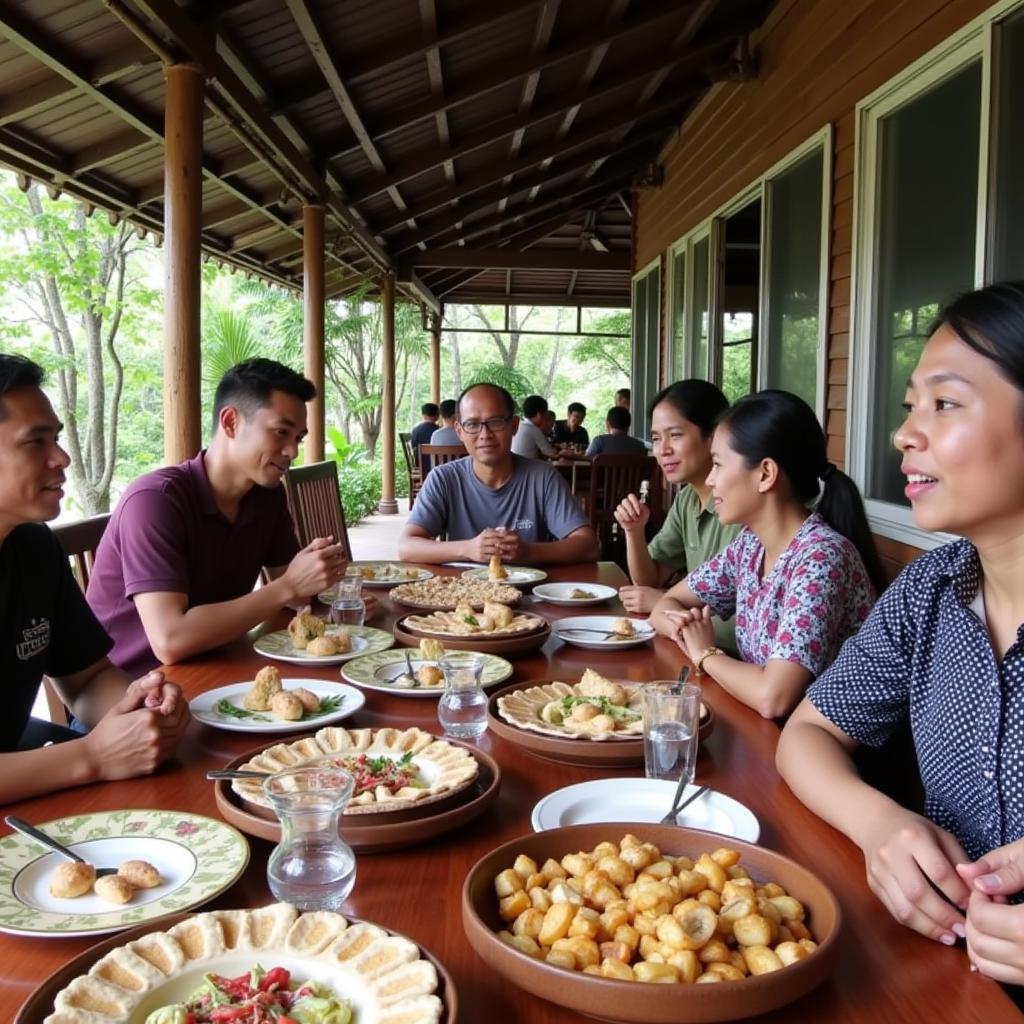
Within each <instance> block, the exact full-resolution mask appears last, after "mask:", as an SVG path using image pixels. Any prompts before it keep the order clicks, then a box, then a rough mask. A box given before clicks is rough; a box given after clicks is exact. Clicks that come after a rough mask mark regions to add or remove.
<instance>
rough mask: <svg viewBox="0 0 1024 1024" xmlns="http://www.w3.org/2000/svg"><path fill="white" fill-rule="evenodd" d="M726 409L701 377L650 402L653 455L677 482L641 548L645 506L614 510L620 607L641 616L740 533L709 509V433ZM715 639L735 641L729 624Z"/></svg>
mask: <svg viewBox="0 0 1024 1024" xmlns="http://www.w3.org/2000/svg"><path fill="white" fill-rule="evenodd" d="M728 407H729V402H728V400H727V399H726V397H725V395H723V394H722V392H721V391H719V389H718V388H716V387H715V385H714V384H710V383H708V381H706V380H696V379H691V380H681V381H677V382H676V383H675V384H670V385H669V386H668V387H667V388H664V389H663V390H662V391H660V392H659V393H658V394H657V395H656V396H655V398H654V401H653V402H652V403H651V440H652V442H653V446H654V447H653V455H654V457H655V458H656V459H657V460H658V465H659V466H661V471H662V472H663V473H664V474H665V478H666V479H667V480H668V481H669V482H670V483H674V484H684V485H686V486H683V487H682V488H681V489H680V491H679V493H678V494H677V495H676V499H675V501H673V502H672V507H671V508H670V509H669V512H668V516H667V517H666V518H665V523H664V525H663V526H662V528H661V529H660V530H659V531H658V533H657V535H656V536H655V537H654V539H653V540H652V541H651V542H650V544H648V543H646V538H645V533H644V531H645V529H646V527H647V521H648V520H649V519H650V515H651V512H650V509H649V508H648V507H647V506H646V505H644V504H642V503H641V502H640V500H639V499H638V498H637V497H636V495H634V494H630V495H628V496H627V497H626V498H625V499H623V501H622V502H620V503H619V506H618V508H617V509H616V510H615V519H616V521H617V522H618V524H619V525H620V526H621V527H622V529H623V532H624V533H625V535H626V559H627V563H628V565H629V575H630V578H631V579H632V581H633V585H632V586H629V587H623V588H622V589H621V590H620V591H619V596H620V597H621V598H622V603H623V605H625V607H626V610H627V611H629V612H633V613H642V614H649V613H650V612H651V609H652V608H654V605H655V604H656V603H657V602H658V600H659V599H660V598H661V597H662V596H663V595H664V590H663V589H662V588H664V587H665V585H666V584H667V583H668V581H669V580H670V579H671V578H672V577H673V576H676V575H677V574H681V575H683V576H685V575H686V573H687V572H689V571H690V569H695V568H696V567H697V566H698V565H703V563H704V562H706V561H708V560H709V559H710V558H711V557H712V556H714V555H716V554H718V552H719V551H721V550H722V548H724V547H725V546H726V545H727V544H728V543H729V541H731V540H732V539H733V537H735V536H736V534H737V533H738V532H739V531H740V530H741V529H742V527H741V526H726V525H724V524H722V523H720V522H719V521H718V517H717V516H716V515H715V513H714V510H713V509H712V507H711V504H710V502H711V488H710V487H709V486H708V485H707V483H706V482H705V481H706V480H707V477H708V474H709V473H710V472H711V436H712V434H713V433H714V430H715V423H716V421H717V420H718V417H719V416H720V415H721V414H722V413H723V412H725V410H726V409H727V408H728ZM716 637H718V639H719V640H720V641H722V642H724V643H725V644H726V645H727V646H729V647H732V646H733V645H734V643H735V641H734V639H733V637H732V627H731V623H728V624H718V625H716Z"/></svg>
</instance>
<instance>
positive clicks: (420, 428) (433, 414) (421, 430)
mask: <svg viewBox="0 0 1024 1024" xmlns="http://www.w3.org/2000/svg"><path fill="white" fill-rule="evenodd" d="M420 415H421V416H422V417H423V419H422V420H420V422H419V423H417V424H416V426H415V427H413V428H412V431H411V432H410V434H409V444H411V445H412V447H413V450H414V451H418V449H419V446H420V445H421V444H430V439H431V437H433V436H434V431H436V430H440V429H441V425H440V424H439V423H438V422H437V418H438V416H440V415H441V410H440V408H439V407H438V406H437V404H436V403H434V402H425V403H424V405H423V407H422V408H421V409H420Z"/></svg>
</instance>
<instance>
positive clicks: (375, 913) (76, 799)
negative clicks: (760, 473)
mask: <svg viewBox="0 0 1024 1024" xmlns="http://www.w3.org/2000/svg"><path fill="white" fill-rule="evenodd" d="M432 568H436V567H432ZM436 571H439V572H442V573H446V574H456V573H457V572H460V571H461V570H456V569H447V568H444V567H442V568H441V569H437V570H436ZM548 571H549V574H550V577H551V578H552V579H553V580H562V581H573V582H596V583H606V584H609V585H612V586H618V585H621V584H622V583H624V582H626V580H625V577H624V576H623V574H622V572H621V571H620V570H619V569H618V567H617V566H615V565H613V564H611V563H599V564H597V565H596V566H595V565H593V564H590V565H576V566H560V567H553V568H551V569H549V570H548ZM378 593H379V594H383V593H384V592H383V591H378ZM382 604H383V606H384V608H383V612H382V614H381V615H379V616H378V618H377V619H375V620H374V621H373V622H372V623H371V624H372V625H375V626H381V627H383V628H390V626H391V625H392V624H393V622H394V620H395V619H396V618H397V617H398V616H399V615H401V614H404V612H405V609H402V608H400V607H398V606H394V605H392V603H391V602H390V601H388V600H386V599H385V600H383V601H382ZM524 607H525V608H529V609H534V610H536V611H538V612H540V613H542V614H543V615H544V616H546V617H547V618H550V619H557V618H561V617H563V616H565V615H569V614H573V609H571V608H563V607H556V606H554V605H550V604H546V603H541V602H536V603H534V601H533V599H532V598H527V599H526V600H525V602H524ZM606 610H607V611H619V610H620V609H619V607H618V606H617V605H614V606H613V605H610V606H606V607H605V608H597V609H588V612H589V611H594V612H602V611H606ZM683 661H684V658H683V655H682V654H681V652H680V651H679V649H678V648H677V647H676V646H675V645H674V644H673V643H671V642H670V641H668V640H665V639H663V638H658V639H656V640H655V641H654V642H653V644H649V645H645V646H642V647H638V648H631V649H629V650H627V651H621V652H612V653H605V652H597V651H585V650H583V649H581V648H578V647H572V646H569V645H565V644H562V643H561V641H559V640H556V639H554V638H552V639H551V640H549V641H548V642H547V643H546V644H545V646H544V648H543V649H542V650H540V651H538V652H536V653H534V654H530V655H527V656H523V657H518V658H515V659H514V660H513V665H514V667H515V672H514V675H513V677H512V680H513V681H516V682H520V681H525V680H528V679H551V678H563V679H576V678H578V677H579V675H580V674H582V672H583V670H584V669H585V668H587V667H594V668H596V669H598V670H599V671H601V672H602V673H604V674H606V675H610V676H614V677H617V678H621V679H629V680H635V681H644V680H650V679H658V678H661V679H668V678H674V677H675V676H676V675H677V673H678V671H679V668H680V665H681V664H682V663H683ZM265 663H266V662H265V660H264V659H263V658H261V657H260V656H258V655H257V654H255V653H254V652H253V650H252V648H251V647H250V646H249V644H248V643H243V642H239V643H237V644H234V645H231V646H230V647H228V648H223V649H221V650H219V651H215V652H213V653H211V654H209V655H207V656H204V657H201V658H196V659H193V660H192V661H190V662H188V663H186V664H183V665H179V666H176V667H175V668H174V669H172V670H170V671H169V673H168V674H169V675H170V676H171V677H172V678H173V679H174V680H176V681H177V682H179V683H180V684H181V685H182V687H183V688H184V690H185V692H186V694H187V695H188V696H190V697H194V696H195V695H196V694H198V693H201V692H203V691H204V690H207V689H211V688H213V687H215V686H220V685H223V684H225V683H230V682H238V681H240V680H245V679H251V678H252V677H253V675H254V674H255V672H256V671H257V669H259V668H260V667H261V666H262V665H263V664H265ZM338 671H339V670H338V668H337V667H334V668H315V667H309V668H307V667H306V666H305V665H303V666H288V671H287V673H286V674H287V675H292V676H297V675H300V674H304V675H305V674H308V675H310V676H315V677H318V678H323V679H337V678H338ZM703 682H704V685H705V691H706V695H707V699H708V701H709V703H711V705H712V706H713V707H714V709H715V712H716V716H717V722H716V727H715V731H714V733H713V734H712V736H711V737H710V738H709V739H708V741H707V743H706V744H704V745H703V747H702V750H701V754H700V757H699V759H698V762H697V778H698V780H699V781H701V782H706V783H709V784H710V785H711V786H713V787H714V788H715V789H718V790H721V791H723V792H725V793H728V794H729V795H730V796H732V797H735V798H736V799H737V800H740V801H742V802H743V803H745V804H746V805H747V806H748V807H750V809H751V810H752V811H753V812H754V813H755V814H756V815H757V816H758V818H759V820H760V822H761V840H760V841H761V843H762V844H763V845H765V846H768V847H771V848H772V849H775V850H779V851H781V852H782V853H784V854H787V855H788V856H790V857H792V858H794V859H795V860H797V861H799V862H801V863H802V864H804V865H806V866H807V867H808V868H810V869H811V870H813V871H814V872H816V873H817V874H818V875H820V876H821V877H822V878H823V879H824V880H825V881H826V882H827V883H828V885H830V886H831V887H832V889H833V891H834V892H835V893H836V895H837V897H838V898H839V901H840V903H841V904H842V908H843V914H844V917H845V930H844V934H843V938H842V940H841V947H842V948H841V955H840V962H839V966H838V968H837V969H836V971H835V973H834V975H833V976H832V978H831V979H830V980H829V981H827V982H826V983H825V984H824V985H822V986H821V987H820V988H818V989H817V990H815V991H814V992H812V993H811V994H810V995H808V996H806V997H805V998H804V999H802V1000H801V1001H800V1002H799V1003H796V1004H793V1005H791V1006H789V1007H784V1008H783V1009H781V1010H778V1011H777V1012H775V1013H772V1014H768V1015H766V1016H764V1017H760V1018H758V1020H760V1021H765V1022H769V1021H770V1022H773V1024H792V1022H793V1021H807V1022H810V1021H829V1022H830V1024H853V1022H856V1024H883V1022H887V1021H894V1022H895V1021H899V1022H901V1024H913V1022H921V1024H924V1022H929V1024H930V1022H931V1021H934V1020H939V1021H955V1022H956V1024H1001V1022H1004V1021H1019V1020H1020V1019H1021V1015H1020V1014H1019V1012H1018V1011H1017V1009H1016V1008H1015V1007H1014V1005H1013V1003H1012V1002H1011V1000H1010V999H1009V998H1008V997H1007V996H1006V994H1005V993H1004V992H1003V991H1002V989H1001V988H1000V987H999V986H998V985H996V984H995V983H993V982H990V981H987V980H985V979H983V978H980V977H978V976H977V975H973V974H971V973H970V972H969V970H968V964H967V957H966V954H965V952H964V950H963V948H962V946H961V947H959V948H954V949H947V948H946V947H944V946H941V945H939V944H938V943H935V942H931V941H929V940H927V939H924V938H922V937H921V936H918V935H916V934H914V933H913V932H910V931H909V930H907V929H905V928H903V927H901V926H900V925H898V924H897V923H896V922H895V921H894V920H893V919H892V918H891V917H890V916H889V914H888V913H887V912H886V911H885V909H884V908H883V907H882V905H881V904H880V903H879V902H878V900H877V899H875V897H874V896H873V895H872V893H871V892H870V890H869V889H868V887H867V885H866V883H865V881H864V863H863V858H862V856H861V854H860V851H859V850H858V849H857V848H856V847H855V846H854V845H853V844H852V843H850V842H849V841H848V840H847V839H845V838H844V837H843V836H842V835H840V834H839V833H838V832H836V831H835V830H834V829H832V828H831V827H830V826H828V825H826V824H825V823H823V822H822V821H820V820H819V819H818V818H816V817H815V816H814V815H813V814H811V813H810V812H809V811H808V810H807V809H806V808H805V807H804V806H803V805H802V804H801V803H800V802H799V801H798V800H797V799H796V798H795V797H794V796H793V794H792V793H791V792H790V790H789V788H788V787H787V786H786V785H785V783H783V782H782V780H781V779H780V778H779V775H778V773H777V772H776V770H775V763H774V756H775V746H776V742H777V740H778V733H779V730H778V727H777V726H776V725H775V723H774V722H769V721H765V720H764V719H762V718H760V717H759V716H758V715H757V714H756V713H754V712H753V711H751V710H750V709H749V708H747V707H745V706H744V705H742V704H740V703H738V702H737V701H735V700H734V699H733V698H731V697H730V696H729V695H728V694H726V693H725V692H724V691H723V690H721V689H720V688H719V687H718V686H717V685H716V684H715V683H714V682H713V681H711V680H710V679H708V678H707V677H704V678H703ZM366 697H367V700H366V705H365V706H364V707H363V708H362V709H361V710H360V711H358V712H357V713H356V714H355V715H353V716H352V717H351V718H349V719H347V720H346V721H345V722H344V723H343V724H344V725H346V726H349V727H355V726H362V727H366V726H369V727H373V728H380V727H381V726H396V727H403V726H410V725H417V726H420V727H421V728H424V729H429V730H432V731H437V728H438V726H437V718H436V702H435V701H433V700H428V699H422V698H419V699H416V698H407V697H406V698H403V697H393V696H390V695H389V694H384V693H378V692H369V691H368V692H367V694H366ZM286 740H287V738H286ZM272 741H273V738H267V739H265V740H263V741H261V740H260V738H259V737H256V736H253V735H247V734H241V733H230V732H225V731H222V730H217V729H213V728H210V727H208V726H203V725H200V724H199V723H193V724H192V726H191V727H190V729H189V731H188V734H187V736H186V738H185V741H184V743H183V745H182V748H181V751H180V756H179V759H178V761H176V762H174V763H172V764H170V765H168V766H165V767H164V768H163V769H161V770H160V771H159V772H158V773H157V774H156V775H154V776H150V777H148V778H143V779H132V780H126V781H124V782H111V783H104V784H102V785H95V786H89V787H84V788H80V789H72V790H67V791H65V792H60V793H53V794H50V795H48V796H44V797H39V798H36V799H34V800H25V801H22V802H20V803H18V804H14V805H10V806H8V807H6V808H5V809H4V810H5V812H6V813H15V814H19V815H21V816H22V817H24V818H27V819H28V820H30V821H33V822H43V821H48V820H50V819H53V818H59V817H64V816H67V815H70V814H76V813H87V812H91V811H101V810H116V809H119V808H164V809H168V808H171V809H181V810H183V811H190V812H193V813H198V814H206V815H210V816H211V817H218V813H217V808H216V804H215V802H214V786H213V783H211V782H207V781H206V778H205V775H206V772H207V770H208V769H210V768H217V767H222V766H223V765H224V764H225V763H227V762H228V761H230V760H232V759H233V758H235V757H237V756H238V755H239V754H241V753H243V752H245V751H247V750H249V749H252V748H253V747H256V746H257V745H259V746H266V745H267V744H268V743H269V742H272ZM480 745H481V747H482V748H483V749H485V750H487V751H488V752H489V753H490V754H492V755H493V756H494V757H495V758H496V759H497V760H498V761H499V763H500V764H501V769H502V787H501V793H500V796H499V798H498V801H497V803H496V804H495V805H494V806H493V807H492V808H491V809H490V810H489V811H488V812H487V813H486V814H484V815H483V816H481V817H480V818H478V819H476V820H475V821H473V822H471V823H469V824H467V825H466V826H464V827H463V828H461V829H460V830H458V831H456V832H453V833H449V834H448V835H445V836H440V837H438V838H437V839H434V840H432V841H430V842H427V843H425V844H423V845H422V846H420V847H416V848H412V849H408V850H400V851H396V852H393V853H383V854H362V855H360V856H359V857H358V876H357V879H356V887H355V890H354V892H353V895H352V897H351V898H350V900H349V902H348V903H347V904H346V908H345V909H346V911H347V912H348V913H350V914H352V915H355V916H359V917H362V918H366V919H367V920H370V921H374V922H377V923H379V924H381V925H384V926H386V927H388V928H392V929H394V930H396V931H399V932H403V933H404V934H406V935H408V936H409V937H410V938H412V939H414V940H416V941H417V942H419V943H421V944H422V945H423V946H425V947H426V948H428V949H429V950H430V951H431V952H432V953H434V954H435V955H436V956H437V957H438V958H439V959H440V960H441V961H442V962H443V963H444V965H445V966H446V967H447V968H448V970H449V971H450V972H451V974H452V976H453V978H454V980H455V984H456V987H457V989H458V993H459V1003H460V1010H461V1013H460V1021H462V1022H465V1024H482V1022H484V1021H486V1022H487V1024H522V1022H523V1021H530V1022H531V1024H554V1022H556V1021H557V1022H577V1021H583V1020H585V1019H586V1018H582V1017H579V1016H577V1015H576V1014H573V1013H571V1012H570V1011H568V1010H565V1009H563V1008H561V1007H558V1006H554V1005H553V1004H550V1003H545V1002H541V1001H538V1000H536V999H534V998H533V997H531V996H529V995H528V994H527V993H525V992H522V991H521V990H519V989H516V988H513V987H512V986H510V985H509V984H508V983H507V982H505V981H504V980H503V979H502V978H500V977H499V976H497V975H495V974H493V973H492V972H491V971H489V970H488V969H487V968H486V967H485V966H484V965H483V963H482V962H481V961H480V960H479V959H478V958H477V957H476V955H475V954H474V953H473V951H472V949H470V947H469V945H468V943H467V941H466V938H465V935H464V933H463V930H462V921H461V914H462V910H461V891H462V884H463V880H464V879H465V876H466V874H467V872H468V870H469V868H470V867H471V866H472V865H473V864H474V863H475V862H476V861H477V860H478V859H479V858H480V857H481V856H483V855H484V854H485V853H486V852H488V851H489V850H491V849H493V848H494V847H495V846H498V845H499V844H501V843H504V842H506V841H508V840H510V839H514V838H515V837H516V836H518V835H523V834H526V833H529V832H530V812H531V811H532V809H533V806H534V804H535V803H536V802H537V800H539V799H540V798H541V797H542V796H544V795H545V794H547V793H549V792H551V791H552V790H554V789H557V788H559V787H561V786H567V785H571V784H572V783H575V782H582V781H585V780H588V779H593V778H612V777H615V776H624V775H637V776H638V775H640V774H642V771H643V768H642V766H638V767H637V768H635V769H622V768H618V769H605V770H602V769H596V768H575V767H572V766H570V765H562V764H556V763H554V762H548V761H543V760H540V759H539V758H535V757H533V756H531V755H530V754H527V753H525V752H524V751H522V750H521V749H520V748H518V747H516V746H515V745H513V744H510V743H508V742H506V741H504V740H502V739H500V738H499V737H497V736H494V735H492V734H490V733H488V734H487V735H485V736H484V737H483V738H482V740H481V742H480ZM612 831H613V830H609V836H608V838H609V839H611V840H617V839H619V838H620V837H619V836H618V835H614V834H612ZM249 841H250V844H251V847H252V859H251V861H250V864H249V867H248V869H247V870H246V872H245V874H244V875H243V876H242V878H241V879H240V880H239V881H238V882H237V883H236V884H235V885H234V886H232V888H231V889H229V890H228V891H227V892H226V893H224V894H223V895H222V896H221V897H219V898H218V899H217V900H216V901H214V904H213V905H216V906H220V907H251V906H259V905H261V904H264V903H268V902H270V901H271V899H272V897H271V895H270V892H269V890H268V889H267V885H266V875H265V871H266V861H267V856H268V855H269V853H270V850H271V849H272V846H271V844H270V843H266V842H263V841H261V840H257V839H250V840H249ZM565 852H566V853H569V852H571V851H569V850H566V851H565ZM812 924H813V923H812ZM154 927H158V925H155V926H154ZM96 941H98V940H97V939H56V938H55V939H42V938H20V937H14V936H6V935H0V960H2V962H3V964H4V971H3V979H2V980H0V1020H3V1021H8V1020H12V1019H13V1017H14V1014H15V1012H16V1010H17V1009H18V1007H19V1006H20V1005H21V1003H22V1002H23V1001H24V1000H25V998H27V996H28V995H29V994H30V993H31V992H32V990H33V989H34V988H35V987H36V986H37V985H39V983H40V982H42V981H43V979H44V978H46V977H47V976H48V975H49V974H50V973H51V972H53V971H54V970H56V969H57V968H59V967H60V966H61V965H62V964H64V963H66V962H67V961H68V960H70V959H71V958H72V957H74V956H76V955H77V954H78V953H80V952H82V951H83V950H85V949H87V948H88V947H89V946H90V945H92V944H93V943H94V942H96Z"/></svg>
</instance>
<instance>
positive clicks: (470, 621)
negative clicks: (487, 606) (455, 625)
mask: <svg viewBox="0 0 1024 1024" xmlns="http://www.w3.org/2000/svg"><path fill="white" fill-rule="evenodd" d="M462 621H463V622H465V623H466V624H467V625H470V626H479V625H480V623H479V622H478V621H477V618H476V616H475V615H463V616H462Z"/></svg>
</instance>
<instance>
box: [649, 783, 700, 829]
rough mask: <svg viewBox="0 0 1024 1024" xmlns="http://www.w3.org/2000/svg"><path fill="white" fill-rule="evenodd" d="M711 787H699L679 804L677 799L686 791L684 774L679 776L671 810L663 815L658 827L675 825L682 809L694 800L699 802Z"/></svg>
mask: <svg viewBox="0 0 1024 1024" xmlns="http://www.w3.org/2000/svg"><path fill="white" fill-rule="evenodd" d="M710 788H711V787H710V786H700V787H699V788H698V789H697V791H696V792H695V793H691V794H690V795H689V796H688V797H687V798H686V799H685V800H684V801H683V802H682V803H679V798H680V797H681V796H682V795H683V792H684V790H685V789H686V774H685V773H683V774H682V775H680V776H679V785H678V786H676V795H675V796H674V797H672V810H670V811H669V812H668V814H666V815H665V817H664V818H662V819H661V821H660V822H658V824H659V825H675V824H676V821H677V819H678V818H679V815H680V814H682V813H683V810H684V808H686V807H689V806H690V804H692V803H693V802H694V800H699V799H700V798H701V797H702V796H703V795H704V794H705V793H706V792H707V791H708V790H709V789H710Z"/></svg>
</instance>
